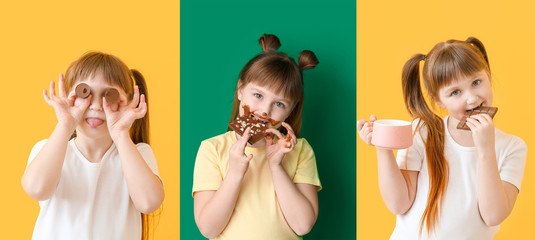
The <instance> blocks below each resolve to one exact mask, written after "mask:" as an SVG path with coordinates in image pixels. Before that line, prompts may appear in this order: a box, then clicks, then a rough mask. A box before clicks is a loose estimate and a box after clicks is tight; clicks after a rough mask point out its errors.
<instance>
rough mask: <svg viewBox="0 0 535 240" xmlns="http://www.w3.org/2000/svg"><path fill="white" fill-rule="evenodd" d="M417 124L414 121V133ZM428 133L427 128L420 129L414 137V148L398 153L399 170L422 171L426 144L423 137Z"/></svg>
mask: <svg viewBox="0 0 535 240" xmlns="http://www.w3.org/2000/svg"><path fill="white" fill-rule="evenodd" d="M417 122H418V120H417V119H416V120H414V121H413V124H412V127H413V131H415V129H416V125H417ZM426 131H427V128H426V127H420V129H419V131H416V133H415V134H414V136H413V137H412V146H410V147H409V148H407V149H402V150H399V151H398V153H397V156H396V162H397V163H398V167H399V169H404V170H411V171H420V170H421V169H422V162H423V161H424V159H425V143H424V141H423V139H422V136H427V132H426Z"/></svg>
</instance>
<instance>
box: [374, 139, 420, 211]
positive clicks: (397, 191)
mask: <svg viewBox="0 0 535 240" xmlns="http://www.w3.org/2000/svg"><path fill="white" fill-rule="evenodd" d="M377 168H378V176H379V190H380V192H381V197H382V198H383V201H384V202H385V204H386V207H387V208H388V210H390V211H391V212H392V213H394V214H396V215H399V214H404V213H406V212H407V211H408V210H409V209H410V208H411V206H412V204H413V203H414V198H415V197H416V188H417V182H418V174H419V172H418V171H408V170H400V169H399V167H398V165H397V163H396V159H395V157H394V152H393V151H392V150H386V149H379V148H378V149H377Z"/></svg>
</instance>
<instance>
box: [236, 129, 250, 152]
mask: <svg viewBox="0 0 535 240" xmlns="http://www.w3.org/2000/svg"><path fill="white" fill-rule="evenodd" d="M250 131H251V127H247V128H246V129H245V132H243V135H242V137H241V139H240V140H239V145H238V146H239V147H240V151H241V152H243V151H244V150H245V146H246V145H247V141H249V138H250V135H249V132H250Z"/></svg>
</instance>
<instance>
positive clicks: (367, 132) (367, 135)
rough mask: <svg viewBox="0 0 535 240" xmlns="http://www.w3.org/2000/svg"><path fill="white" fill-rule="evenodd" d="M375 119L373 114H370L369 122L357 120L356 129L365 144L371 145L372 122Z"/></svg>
mask: <svg viewBox="0 0 535 240" xmlns="http://www.w3.org/2000/svg"><path fill="white" fill-rule="evenodd" d="M375 120H377V117H375V115H373V114H372V115H371V116H370V122H368V121H366V120H358V121H357V131H358V132H359V136H360V139H362V140H363V141H364V142H365V143H366V144H368V145H370V146H373V144H372V132H373V122H375Z"/></svg>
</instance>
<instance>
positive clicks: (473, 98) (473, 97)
mask: <svg viewBox="0 0 535 240" xmlns="http://www.w3.org/2000/svg"><path fill="white" fill-rule="evenodd" d="M478 101H479V96H478V95H477V94H474V93H472V92H468V97H467V99H466V103H468V104H478Z"/></svg>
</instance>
